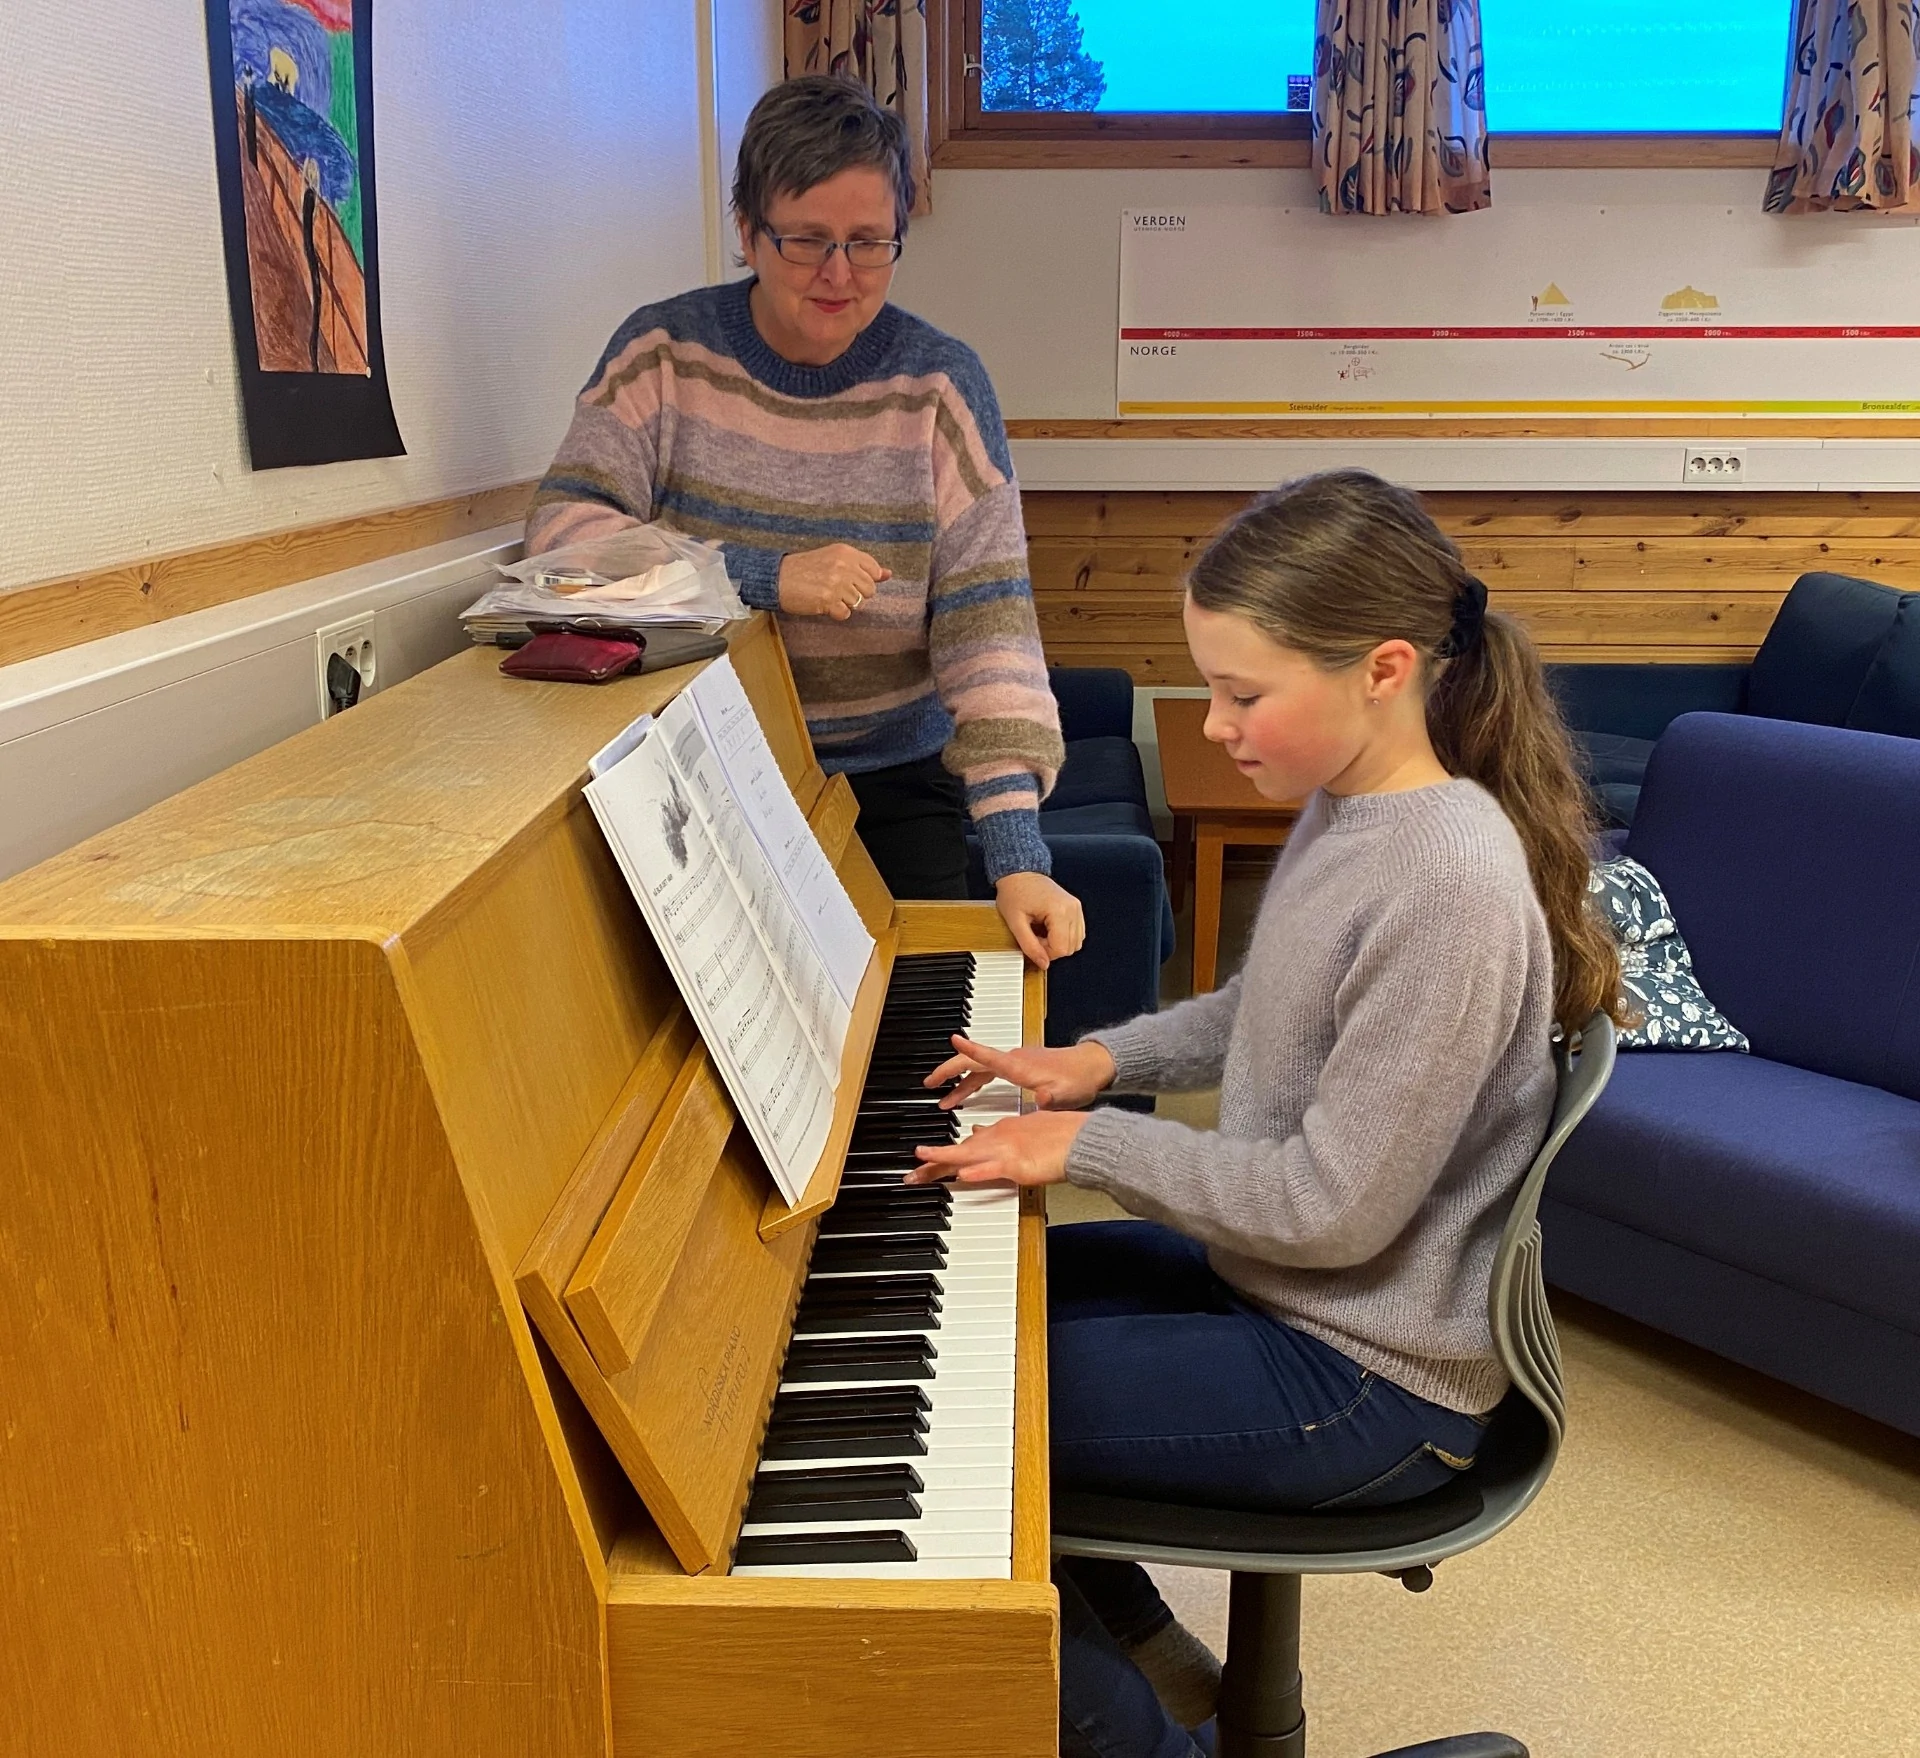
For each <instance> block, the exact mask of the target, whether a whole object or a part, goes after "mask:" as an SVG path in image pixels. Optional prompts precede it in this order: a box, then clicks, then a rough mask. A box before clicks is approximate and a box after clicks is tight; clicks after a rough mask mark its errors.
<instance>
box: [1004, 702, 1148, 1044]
mask: <svg viewBox="0 0 1920 1758" xmlns="http://www.w3.org/2000/svg"><path fill="white" fill-rule="evenodd" d="M1047 678H1048V681H1049V682H1050V683H1051V684H1052V686H1053V694H1054V698H1055V700H1057V701H1058V702H1059V704H1060V730H1061V732H1062V733H1063V734H1064V735H1065V737H1066V744H1067V760H1066V763H1065V765H1064V766H1063V767H1062V769H1061V771H1060V779H1059V780H1058V781H1057V782H1056V783H1055V784H1054V789H1053V792H1052V793H1051V794H1050V795H1049V796H1048V797H1047V800H1046V802H1045V804H1044V805H1043V806H1042V807H1041V809H1040V833H1041V835H1042V836H1044V837H1045V838H1046V840H1047V847H1048V849H1050V850H1051V851H1052V854H1053V876H1054V878H1055V879H1057V880H1058V881H1059V882H1060V883H1061V884H1062V885H1064V886H1065V887H1066V888H1067V890H1069V891H1071V892H1072V893H1073V894H1074V896H1076V897H1077V898H1079V899H1080V901H1081V903H1082V905H1084V906H1085V909H1086V912H1087V941H1086V944H1085V945H1084V946H1083V947H1082V948H1081V949H1080V951H1079V952H1078V953H1077V954H1076V955H1075V956H1074V957H1072V958H1068V959H1063V960H1061V962H1060V963H1059V964H1057V965H1055V966H1054V967H1053V969H1052V970H1051V971H1049V972H1048V973H1047V1042H1048V1043H1049V1044H1071V1043H1074V1042H1075V1041H1076V1040H1077V1039H1078V1038H1079V1037H1080V1035H1081V1034H1082V1033H1083V1032H1088V1031H1091V1030H1092V1029H1093V1028H1094V1027H1095V1026H1102V1025H1112V1024H1114V1023H1115V1022H1116V1021H1119V1020H1123V1019H1131V1018H1133V1016H1134V1015H1135V1014H1138V1013H1149V1012H1151V1011H1152V1010H1153V1009H1154V1008H1155V1007H1156V1006H1157V1005H1158V1004H1159V997H1160V967H1161V965H1162V964H1164V963H1165V962H1166V961H1167V960H1168V959H1169V958H1171V957H1172V956H1173V907H1172V904H1171V903H1170V901H1169V899H1168V897H1167V882H1166V874H1165V871H1164V869H1163V867H1162V865H1161V860H1160V845H1159V843H1158V842H1157V841H1156V840H1155V838H1154V834H1153V817H1152V814H1151V813H1150V812H1149V811H1148V809H1147V780H1146V774H1145V771H1144V770H1143V769H1142V768H1141V766H1140V753H1139V751H1138V750H1137V749H1136V748H1135V746H1134V743H1133V679H1132V678H1130V677H1129V676H1128V675H1127V674H1126V673H1125V672H1124V671H1120V670H1118V669H1117V668H1111V669H1110V668H1106V667H1092V666H1088V667H1064V666H1056V667H1054V668H1052V669H1051V670H1049V672H1048V673H1047ZM970 847H971V852H972V856H973V873H972V884H973V890H974V895H975V896H976V897H986V896H989V895H991V894H990V893H989V891H988V889H987V884H986V873H985V870H984V869H983V867H982V866H981V862H980V850H979V847H978V845H977V844H971V842H970Z"/></svg>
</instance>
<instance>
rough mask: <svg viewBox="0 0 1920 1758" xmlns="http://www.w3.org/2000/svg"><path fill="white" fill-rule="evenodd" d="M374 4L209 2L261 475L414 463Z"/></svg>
mask: <svg viewBox="0 0 1920 1758" xmlns="http://www.w3.org/2000/svg"><path fill="white" fill-rule="evenodd" d="M372 27H373V0H207V51H208V64H209V72H210V75H211V78H212V85H213V118H214V158H215V163H216V166H217V169H218V173H219V179H220V217H221V229H222V233H223V235H224V238H225V243H226V262H227V294H228V298H229V301H230V303H231V306H232V310H233V340H234V347H235V351H236V352H237V354H238V356H239V362H240V392H241V401H242V403H243V405H244V407H245V409H246V418H247V446H248V451H249V453H250V455H251V458H252V462H253V467H254V468H255V469H256V470H271V469H277V468H280V467H282V466H285V465H290V464H331V463H337V462H339V461H340V460H341V459H344V458H390V457H395V456H398V455H399V454H401V453H403V452H405V450H406V446H405V445H404V444H403V443H402V441H401V438H400V429H399V427H398V426H397V425H396V423H395V421H394V418H393V401H392V398H391V397H390V396H389V394H388V391H387V362H386V349H385V346H384V344H383V342H382V339H381V333H380V253H379V245H378V238H377V228H376V226H375V222H374V176H373V49H372Z"/></svg>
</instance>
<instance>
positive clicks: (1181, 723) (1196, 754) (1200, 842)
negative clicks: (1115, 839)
mask: <svg viewBox="0 0 1920 1758" xmlns="http://www.w3.org/2000/svg"><path fill="white" fill-rule="evenodd" d="M1206 718H1207V703H1206V701H1205V700H1204V699H1198V700H1196V699H1195V698H1192V697H1186V696H1157V697H1155V698H1154V703H1153V722H1154V726H1155V729H1156V730H1157V731H1158V733H1159V738H1160V775H1161V779H1162V781H1163V782H1164V784H1165V787H1166V794H1167V808H1168V810H1169V811H1171V812H1172V813H1173V897H1174V908H1176V909H1178V908H1179V907H1180V905H1181V903H1182V902H1183V901H1184V897H1185V892H1186V884H1185V879H1186V870H1187V867H1188V864H1189V861H1191V865H1192V868H1193V992H1194V994H1196V995H1199V994H1201V993H1203V992H1204V991H1206V990H1208V989H1211V988H1212V987H1213V986H1214V977H1215V974H1216V972H1217V970H1218V967H1219V962H1220V882H1221V875H1222V870H1223V868H1224V866H1225V857H1226V852H1227V849H1228V847H1229V846H1235V847H1244V846H1254V847H1262V848H1273V847H1276V846H1278V845H1279V844H1281V843H1284V842H1285V841H1286V840H1287V837H1288V836H1289V835H1290V834H1291V833H1292V830H1293V823H1294V820H1295V818H1297V817H1298V816H1299V807H1298V805H1297V804H1295V805H1275V804H1274V802H1273V801H1272V800H1269V799H1265V798H1263V797H1262V796H1261V795H1260V793H1259V792H1258V791H1257V790H1256V789H1255V788H1254V785H1253V783H1252V782H1250V781H1249V780H1248V779H1247V778H1246V777H1245V776H1244V775H1242V774H1241V773H1240V771H1239V770H1238V769H1236V768H1235V767H1234V766H1233V759H1232V758H1231V757H1229V756H1228V755H1227V754H1226V752H1225V751H1223V750H1222V749H1221V748H1220V747H1219V746H1218V745H1216V744H1213V743H1211V742H1209V740H1208V739H1207V737H1206V735H1205V733H1203V732H1202V731H1201V727H1202V725H1203V723H1204V722H1205V720H1206ZM1189 850H1190V851H1191V852H1190V853H1189Z"/></svg>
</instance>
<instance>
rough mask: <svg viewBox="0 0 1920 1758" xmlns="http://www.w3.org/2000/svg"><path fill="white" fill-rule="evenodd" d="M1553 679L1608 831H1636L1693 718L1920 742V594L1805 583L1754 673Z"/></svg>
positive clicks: (1663, 668) (1618, 670)
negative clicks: (1659, 749)
mask: <svg viewBox="0 0 1920 1758" xmlns="http://www.w3.org/2000/svg"><path fill="white" fill-rule="evenodd" d="M1547 670H1548V678H1549V681H1550V682H1551V684H1552V686H1553V692H1554V695H1555V696H1556V697H1558V698H1559V701H1560V708H1561V712H1562V713H1563V714H1564V715H1565V716H1566V719H1567V725H1568V726H1570V727H1572V728H1573V729H1574V739H1575V742H1576V744H1577V745H1578V746H1579V755H1580V756H1581V757H1582V758H1583V760H1584V762H1585V764H1586V771H1587V782H1588V785H1589V786H1590V787H1591V788H1592V790H1593V794H1594V798H1595V800H1596V801H1597V803H1598V805H1599V807H1600V811H1601V816H1602V819H1603V821H1604V822H1605V823H1607V824H1609V825H1613V826H1624V825H1629V824H1631V823H1632V822H1633V814H1634V809H1635V807H1636V806H1637V804H1638V803H1639V799H1640V785H1641V780H1642V777H1644V776H1645V774H1646V770H1647V759H1648V758H1649V757H1650V756H1651V755H1652V752H1653V747H1654V743H1655V741H1656V740H1657V739H1658V738H1659V737H1660V735H1661V734H1662V733H1663V732H1665V731H1666V729H1667V726H1668V724H1669V723H1670V722H1671V721H1673V720H1675V719H1677V718H1678V717H1679V716H1680V715H1682V714H1690V713H1694V712H1700V711H1704V712H1707V713H1714V714H1756V715H1760V716H1762V717H1763V718H1765V719H1767V720H1795V721H1800V722H1802V723H1803V724H1805V725H1809V726H1843V727H1851V728H1852V729H1853V730H1854V731H1855V732H1878V733H1891V734H1893V735H1895V736H1896V737H1900V738H1920V592H1898V591H1895V590H1894V589H1893V588H1892V587H1890V586H1878V585H1875V584H1874V582H1872V581H1871V580H1856V579H1853V578H1851V577H1849V576H1848V575H1845V574H1802V575H1801V576H1800V578H1799V579H1798V580H1796V581H1795V582H1794V583H1793V589H1792V590H1791V591H1790V592H1788V594H1787V596H1786V600H1785V602H1784V603H1782V604H1781V606H1780V610H1779V614H1778V615H1777V616H1775V618H1774V619H1773V626H1772V627H1771V628H1770V629H1769V630H1768V631H1767V638H1766V640H1765V641H1764V642H1763V643H1762V644H1761V647H1760V651H1759V652H1758V653H1757V654H1755V655H1754V660H1753V664H1752V665H1751V666H1745V665H1555V666H1549V667H1548V668H1547Z"/></svg>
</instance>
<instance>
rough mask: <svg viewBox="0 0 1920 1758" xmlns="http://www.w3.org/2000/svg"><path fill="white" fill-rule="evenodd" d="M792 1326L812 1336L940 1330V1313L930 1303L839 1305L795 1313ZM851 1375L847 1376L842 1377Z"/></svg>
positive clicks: (797, 1330)
mask: <svg viewBox="0 0 1920 1758" xmlns="http://www.w3.org/2000/svg"><path fill="white" fill-rule="evenodd" d="M793 1328H794V1330H795V1331H796V1332H800V1333H804V1334H805V1335H807V1336H810V1337H821V1336H841V1337H844V1336H847V1335H849V1334H850V1333H854V1332H858V1331H919V1332H925V1331H937V1330H939V1328H940V1314H939V1312H938V1311H937V1310H936V1309H935V1308H934V1306H933V1305H932V1303H931V1302H929V1303H928V1304H927V1305H925V1306H923V1307H920V1308H918V1309H917V1310H915V1311H910V1312H909V1311H897V1312H896V1311H888V1312H877V1313H867V1314H864V1315H863V1314H861V1313H857V1312H847V1311H843V1310H841V1309H839V1308H837V1307H836V1308H829V1309H822V1310H819V1311H815V1312H808V1311H806V1310H805V1309H804V1308H803V1309H802V1310H801V1311H799V1312H797V1313H795V1314H794V1318H793ZM841 1377H843V1378H844V1377H848V1376H844V1375H843V1376H841Z"/></svg>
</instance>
